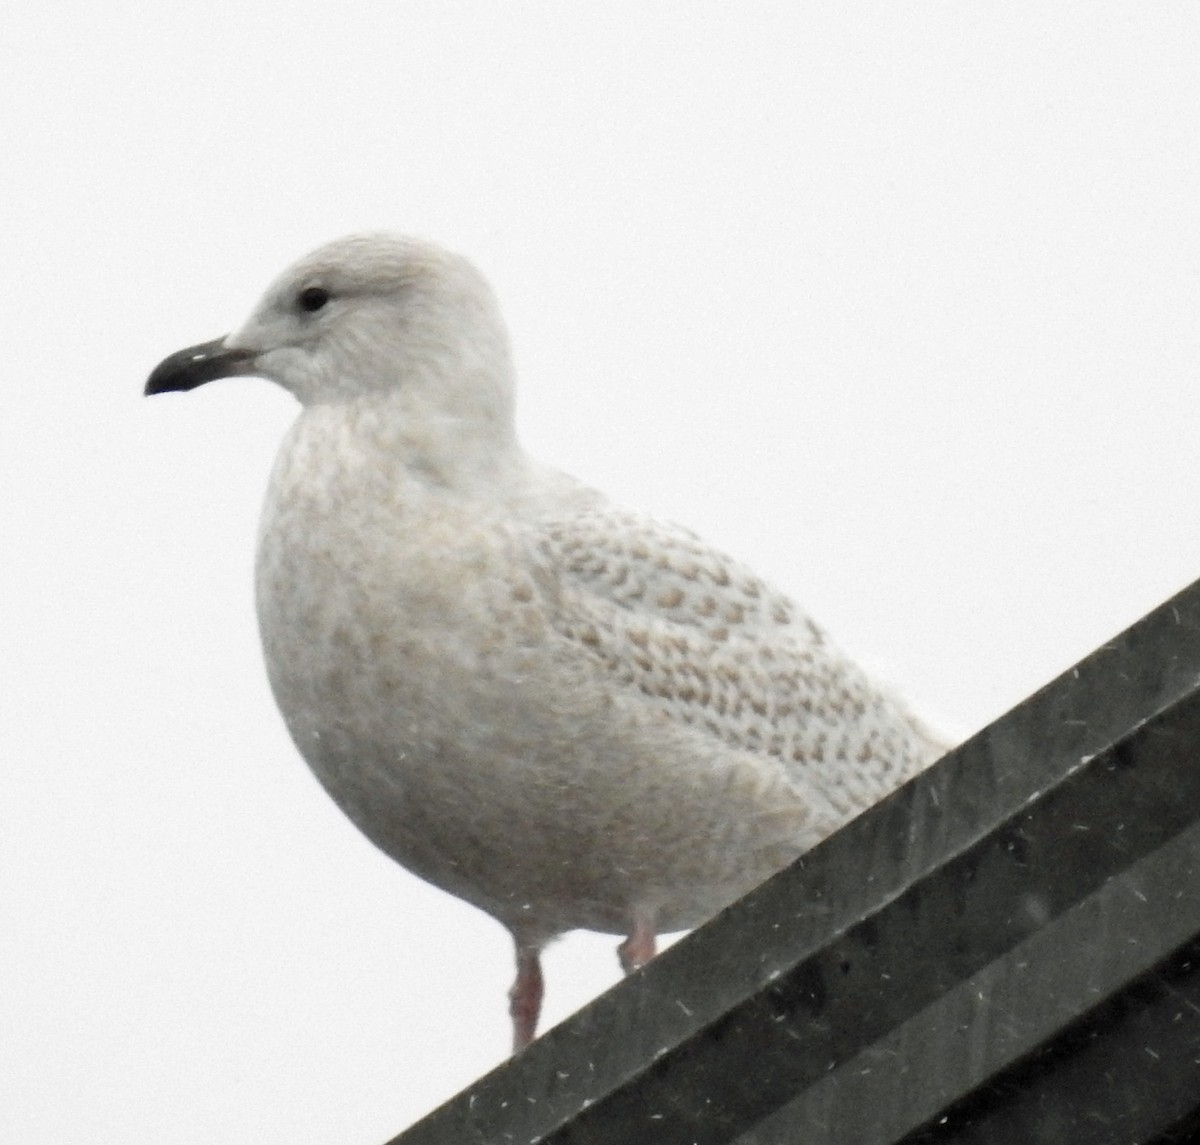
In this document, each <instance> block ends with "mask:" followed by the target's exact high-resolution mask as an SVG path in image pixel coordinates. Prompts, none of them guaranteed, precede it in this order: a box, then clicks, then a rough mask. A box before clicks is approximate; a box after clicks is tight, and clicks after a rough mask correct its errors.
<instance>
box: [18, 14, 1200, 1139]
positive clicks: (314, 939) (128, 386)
mask: <svg viewBox="0 0 1200 1145" xmlns="http://www.w3.org/2000/svg"><path fill="white" fill-rule="evenodd" d="M1197 60H1200V7H1197V6H1196V5H1195V4H1194V3H1191V2H1187V3H1184V2H1177V3H1161V4H1154V5H1146V4H1141V3H1137V4H1135V3H1127V4H1113V3H1103V2H1095V0H1089V2H1087V3H1082V2H1080V3H1071V2H1067V3H1058V4H1053V5H1050V4H1045V3H1023V2H1020V0H1018V2H1016V3H1011V2H1010V3H1004V4H1000V3H984V4H971V5H964V4H959V3H949V2H946V3H927V2H919V0H918V2H914V3H907V4H884V3H872V4H856V3H850V4H816V3H813V4H797V3H782V2H780V3H746V4H738V5H733V4H717V3H712V2H707V0H699V2H691V3H686V4H685V3H676V4H668V3H654V2H649V3H647V2H646V0H640V2H638V3H605V4H603V5H601V4H590V5H584V4H568V3H551V2H549V0H547V2H544V3H533V2H529V3H504V4H502V3H494V4H484V3H470V2H464V3H452V4H445V3H433V2H431V0H427V2H424V3H395V4H391V5H384V4H379V3H372V4H364V3H359V2H357V0H345V2H343V3H340V4H337V5H330V4H328V3H325V4H316V3H312V2H311V0H294V2H292V3H288V4H268V3H258V4H253V5H246V6H244V7H243V8H241V9H240V10H234V9H228V10H225V11H220V10H218V9H215V8H214V7H213V5H212V4H211V3H207V2H204V3H201V2H199V0H181V2H177V3H173V4H171V5H169V6H158V7H156V6H153V5H151V6H147V5H145V4H144V3H136V4H135V3H132V2H130V0H116V2H113V3H109V4H104V5H84V4H79V3H67V4H62V5H33V4H28V3H26V4H21V5H19V6H18V7H16V8H15V9H10V10H9V11H8V12H7V13H6V17H5V31H4V36H3V43H2V44H0V106H3V107H4V108H5V110H6V115H5V116H4V118H3V119H2V120H0V153H2V154H3V155H4V162H3V165H2V167H0V205H2V207H3V211H2V213H0V218H2V219H3V223H0V256H2V258H3V266H4V273H3V274H2V275H0V301H2V303H3V314H4V316H5V319H4V324H3V329H4V337H3V345H4V384H3V389H2V391H0V410H2V416H0V480H2V481H3V488H4V498H3V501H2V503H0V506H2V507H0V512H2V513H3V522H2V530H3V531H2V536H3V538H4V552H5V557H4V560H3V561H2V562H0V600H2V601H3V605H2V606H0V608H2V611H0V618H2V619H0V624H2V626H3V632H2V635H0V647H2V648H3V653H2V656H0V671H2V672H3V686H2V691H0V695H3V697H4V700H3V710H4V713H5V715H4V719H3V721H2V722H0V736H2V737H3V741H2V743H0V753H2V755H0V880H2V881H0V962H2V964H3V966H4V968H5V975H6V986H5V989H4V990H3V991H2V992H0V1079H2V1080H0V1087H2V1088H3V1093H2V1095H0V1139H3V1140H4V1141H14V1142H16V1141H19V1142H22V1143H26V1142H29V1143H42V1142H46V1143H53V1145H69V1143H73V1142H79V1143H83V1142H87V1145H107V1143H113V1145H117V1143H120V1145H143V1143H146V1145H149V1143H151V1142H153V1143H156V1145H157V1143H161V1142H164V1141H169V1142H172V1143H180V1142H182V1143H191V1142H196V1143H204V1145H234V1143H241V1142H247V1141H253V1142H256V1145H333V1143H335V1142H336V1143H338V1145H346V1143H362V1145H373V1143H378V1142H381V1141H383V1140H385V1139H386V1138H388V1137H389V1136H391V1135H392V1134H394V1133H396V1132H398V1131H399V1130H401V1129H402V1128H404V1127H405V1126H407V1125H408V1124H410V1123H411V1122H412V1121H413V1120H414V1119H416V1118H417V1117H418V1116H419V1115H420V1114H422V1113H423V1112H425V1111H427V1110H428V1109H430V1108H432V1107H433V1106H434V1105H436V1104H438V1103H439V1102H441V1101H442V1100H444V1099H445V1098H447V1097H449V1096H451V1095H452V1094H453V1093H455V1092H456V1091H457V1090H458V1089H460V1088H461V1087H463V1086H464V1085H466V1084H467V1083H468V1082H470V1081H471V1079H472V1078H474V1077H476V1076H477V1075H478V1074H480V1073H482V1072H483V1071H484V1070H486V1069H489V1068H491V1067H492V1066H494V1065H495V1064H497V1063H498V1062H499V1061H500V1060H501V1059H502V1058H503V1056H504V1054H505V1051H506V1047H507V1040H508V1036H509V1030H508V1020H507V1016H506V1011H505V996H504V995H505V991H506V989H507V987H508V985H509V982H510V980H511V976H512V965H511V952H510V947H509V939H508V936H507V934H506V933H505V932H504V931H503V930H502V929H501V928H500V927H499V926H497V925H496V924H495V923H494V922H492V921H491V920H490V919H488V918H486V917H485V916H483V915H481V914H479V913H478V912H476V911H475V910H473V909H472V908H470V907H467V906H465V905H463V904H461V903H458V902H456V901H454V900H452V899H450V898H449V897H447V896H445V895H443V894H441V893H440V892H437V891H435V890H433V889H432V888H430V887H427V886H425V885H424V884H422V883H420V882H418V881H417V880H416V879H415V878H414V877H412V876H411V875H408V874H407V873H405V872H404V871H402V870H401V869H400V868H398V867H397V866H395V865H394V864H393V863H391V862H390V861H389V860H387V859H385V858H384V857H383V856H382V855H380V854H379V853H377V852H376V851H375V850H373V849H372V847H371V846H370V845H369V844H368V843H367V842H366V841H365V840H363V839H362V838H360V837H359V835H358V834H357V833H356V832H355V830H354V829H353V828H352V827H351V826H350V824H349V823H348V822H347V821H346V820H345V819H344V818H343V817H342V815H341V813H340V812H339V811H338V810H337V809H336V808H335V807H334V806H333V805H332V803H331V802H330V801H329V800H328V799H327V798H326V797H325V795H324V794H323V793H322V792H321V790H320V789H319V788H318V786H317V784H316V782H315V781H314V780H313V779H312V778H311V777H310V775H309V773H308V771H307V769H306V768H305V766H304V764H303V763H302V762H301V761H300V759H299V757H298V756H297V755H296V752H295V751H294V749H293V747H292V745H291V744H290V742H289V741H288V739H287V736H286V734H285V732H284V729H283V726H282V723H281V721H280V719H279V717H278V716H277V714H276V712H275V709H274V706H273V703H272V701H271V697H270V695H269V693H268V690H267V685H266V681H265V677H264V673H263V669H262V665H261V661H260V653H259V649H258V640H257V632H256V627H255V622H254V616H253V606H252V595H251V567H252V560H253V545H254V534H255V527H256V519H257V514H258V509H259V504H260V500H261V497H262V493H263V490H264V487H265V483H266V478H267V473H268V469H269V467H270V464H271V459H272V456H273V453H274V450H275V448H276V445H277V443H278V441H279V439H280V437H281V435H282V433H283V431H284V429H285V427H286V426H287V424H288V422H289V420H290V419H291V418H292V417H293V415H294V407H293V405H292V403H291V400H290V399H289V398H287V397H286V396H285V395H284V394H283V393H282V392H281V391H278V390H276V389H274V388H272V387H270V386H269V385H268V384H267V383H264V382H261V381H257V380H254V379H248V378H242V379H236V380H231V381H228V382H222V383H220V384H217V385H213V386H208V387H205V388H204V389H203V390H201V391H199V392H197V393H195V394H192V395H189V396H187V397H179V398H173V399H170V400H168V399H166V398H163V399H156V400H155V401H153V402H147V401H144V400H143V399H142V398H141V396H140V395H141V387H142V384H143V382H144V380H145V376H146V374H147V373H148V371H149V370H150V368H151V367H152V366H153V365H154V364H155V363H156V362H157V361H158V360H159V359H160V358H162V357H163V356H164V355H166V354H167V353H169V352H171V351H173V350H176V349H178V348H180V347H182V346H185V345H188V344H191V343H194V342H199V341H202V340H205V339H209V338H212V337H215V336H217V335H218V334H221V333H224V332H225V331H227V330H229V329H230V328H232V327H233V326H235V325H236V324H237V323H239V322H240V321H241V319H242V318H243V317H244V316H245V314H246V313H247V312H248V310H249V308H250V307H251V305H252V304H253V303H254V301H255V300H256V298H257V296H258V294H259V292H260V290H261V289H262V287H263V286H264V285H265V284H266V282H267V281H268V280H269V279H270V278H272V277H273V276H274V275H275V273H276V272H277V271H278V270H280V269H281V268H282V267H283V266H284V265H286V264H287V263H288V262H290V261H291V260H292V259H293V258H295V257H296V256H298V255H300V254H302V253H304V252H305V251H306V250H308V249H309V248H311V247H313V246H316V245H318V244H319V243H321V242H324V241H326V240H327V239H330V238H333V237H336V236H338V235H340V234H343V233H346V232H349V231H353V230H359V229H366V228H370V229H394V230H404V231H412V232H415V233H418V234H422V235H425V236H428V237H430V238H434V239H436V240H438V241H440V242H442V243H444V244H446V245H449V246H452V247H454V248H456V249H459V250H461V251H463V252H465V253H467V254H469V255H471V256H472V257H474V258H475V259H476V261H477V262H478V263H479V264H480V265H481V266H482V267H483V268H484V269H485V270H486V271H487V273H488V274H489V275H490V276H491V278H492V280H493V282H494V284H495V286H496V289H497V291H498V293H499V295H500V298H501V300H502V303H503V305H504V307H505V311H506V313H507V316H508V319H509V322H510V325H511V327H512V332H513V337H514V340H515V344H516V350H517V358H518V363H519V366H520V370H521V377H522V383H521V385H522V388H521V394H520V400H521V413H520V420H521V427H522V430H523V433H524V437H525V440H526V443H527V445H528V446H529V447H530V449H531V451H533V452H534V453H536V454H538V455H540V456H541V457H542V458H544V459H545V460H547V461H550V462H552V463H554V464H557V465H559V466H561V467H563V468H565V469H568V470H570V471H572V472H574V473H576V474H577V475H579V476H581V477H584V478H586V479H587V480H589V481H591V482H593V483H595V484H597V485H599V486H601V487H603V488H604V489H606V490H607V491H608V492H609V493H610V494H612V495H613V496H614V497H615V498H617V499H619V500H621V501H625V502H628V503H631V504H634V505H637V506H639V507H642V508H646V509H650V510H652V511H654V512H656V513H657V514H659V515H661V516H664V517H667V518H670V519H674V520H678V521H680V522H682V523H685V524H687V525H689V526H691V527H692V528H694V529H697V530H698V531H700V532H701V533H703V534H705V535H706V536H708V537H709V538H710V539H712V540H713V541H715V542H717V543H718V544H719V545H720V546H722V547H723V548H725V549H727V550H730V551H732V552H734V553H736V554H737V555H738V556H739V557H741V558H742V559H744V560H745V561H747V562H748V563H750V564H751V565H752V566H754V567H756V568H757V569H758V570H759V571H760V572H762V573H763V574H765V575H767V576H768V577H769V578H771V579H772V580H774V581H775V582H776V583H777V584H778V585H780V586H781V587H782V588H784V589H786V590H787V591H788V592H789V593H790V594H792V595H793V596H794V597H795V598H796V599H797V600H799V601H800V602H802V603H803V604H804V605H805V606H806V607H807V608H808V610H809V611H811V613H812V614H813V615H814V616H815V617H816V618H817V619H818V620H819V621H820V622H821V623H822V624H823V625H824V626H825V627H827V628H828V629H829V630H830V631H831V632H832V633H833V635H834V636H835V638H836V639H837V640H838V641H839V642H840V643H841V644H842V645H843V646H844V647H846V648H847V649H849V650H850V651H852V652H853V653H854V654H855V655H857V656H858V657H859V658H860V659H862V660H863V661H864V662H866V663H867V664H868V665H870V666H871V667H872V668H873V669H874V670H875V671H876V672H877V673H879V674H881V675H882V676H883V677H884V678H885V679H887V680H889V681H890V682H891V683H892V684H893V685H894V686H895V687H896V688H898V689H899V690H900V691H901V692H903V693H904V694H905V695H906V696H908V697H909V699H910V700H911V701H912V703H913V704H914V706H915V707H916V708H917V709H918V710H919V711H920V712H921V713H922V714H923V715H925V716H926V717H927V718H928V719H930V720H931V721H932V722H934V723H935V724H936V725H938V726H940V727H941V728H942V729H944V730H946V731H948V732H950V733H952V734H955V735H965V734H969V733H970V732H971V731H973V730H974V729H976V728H978V727H979V726H981V725H983V724H984V723H986V722H987V721H989V720H991V719H993V718H994V717H995V716H997V715H998V714H1000V713H1001V712H1002V711H1004V710H1005V709H1006V708H1008V707H1009V706H1011V705H1012V704H1014V703H1016V702H1017V701H1019V700H1020V699H1022V698H1023V697H1024V696H1025V695H1026V694H1028V693H1029V692H1030V691H1031V690H1033V689H1034V688H1036V687H1038V686H1040V685H1041V684H1042V683H1044V682H1045V681H1047V680H1048V679H1050V678H1051V677H1052V676H1053V675H1055V674H1056V673H1058V672H1059V671H1061V670H1063V669H1064V668H1066V667H1068V666H1069V665H1070V664H1071V663H1072V662H1073V661H1075V660H1076V659H1078V658H1079V657H1081V656H1083V655H1085V654H1086V653H1087V652H1089V651H1090V650H1091V649H1092V648H1093V647H1095V646H1096V645H1098V644H1100V643H1101V642H1103V641H1104V640H1105V639H1106V638H1107V637H1109V636H1110V635H1112V634H1113V633H1114V632H1116V631H1118V630H1119V629H1121V628H1123V627H1125V626H1126V625H1128V624H1130V623H1132V622H1133V621H1135V620H1136V619H1137V618H1138V617H1139V616H1141V615H1142V614H1143V613H1144V612H1146V611H1147V610H1148V609H1150V608H1151V607H1153V606H1154V605H1156V604H1157V603H1159V602H1160V601H1161V600H1162V599H1164V598H1165V597H1166V596H1168V595H1170V594H1171V593H1173V592H1174V591H1176V590H1177V589H1179V588H1180V587H1182V586H1183V585H1185V584H1187V583H1188V582H1190V581H1191V580H1192V579H1194V578H1195V577H1197V576H1200V532H1198V530H1197V524H1196V521H1197V515H1198V512H1197V505H1198V504H1200V466H1198V465H1197V462H1196V455H1197V442H1200V392H1198V391H1200V387H1198V385H1197V380H1198V377H1200V320H1198V319H1200V210H1198V208H1197V204H1198V203H1200V148H1198V146H1197V140H1198V139H1200V84H1198V83H1197V79H1196V67H1197ZM614 946H615V940H614V939H613V938H611V937H596V936H584V935H578V936H572V937H570V938H568V939H566V940H565V941H564V942H562V943H561V944H560V945H559V946H557V947H556V948H554V949H553V950H552V952H551V953H550V955H549V956H548V959H547V962H548V975H549V995H548V1018H549V1021H550V1022H551V1023H552V1022H554V1021H557V1020H559V1019H561V1018H562V1017H564V1016H565V1015H567V1014H568V1013H570V1012H571V1011H572V1010H573V1009H575V1008H576V1007H577V1006H578V1005H580V1004H581V1003H582V1002H584V1001H586V1000H588V999H589V998H591V997H592V996H594V995H595V994H596V993H597V992H599V991H600V990H601V989H603V988H606V987H607V986H608V985H610V984H612V983H614V982H615V981H616V977H617V970H616V958H615V955H614V953H613V949H614Z"/></svg>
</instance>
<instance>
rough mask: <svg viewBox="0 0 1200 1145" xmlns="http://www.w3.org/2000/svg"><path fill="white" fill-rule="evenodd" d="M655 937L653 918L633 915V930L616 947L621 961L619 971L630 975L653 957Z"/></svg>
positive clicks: (656, 928)
mask: <svg viewBox="0 0 1200 1145" xmlns="http://www.w3.org/2000/svg"><path fill="white" fill-rule="evenodd" d="M657 937H658V927H657V926H656V925H655V921H654V916H653V915H650V914H645V913H643V912H640V911H639V912H637V913H635V914H634V916H633V930H632V931H630V933H629V937H628V938H627V939H625V941H624V942H622V943H621V945H620V946H618V947H617V957H618V958H619V959H620V960H621V969H622V970H624V971H625V973H626V974H632V973H633V972H634V971H635V970H637V969H638V967H640V966H645V965H646V963H647V962H649V961H650V959H651V958H653V957H654V954H655V950H656V949H657V947H656V939H657Z"/></svg>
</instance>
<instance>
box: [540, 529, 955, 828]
mask: <svg viewBox="0 0 1200 1145" xmlns="http://www.w3.org/2000/svg"><path fill="white" fill-rule="evenodd" d="M539 527H540V531H541V533H542V537H543V540H542V548H543V552H544V553H545V554H546V558H547V560H548V561H549V562H550V563H551V565H552V567H553V570H554V573H555V574H556V576H557V578H558V581H559V583H560V585H561V586H562V592H561V596H560V607H559V610H558V614H557V615H556V617H555V620H554V622H555V624H556V627H557V628H558V629H559V631H560V632H562V633H563V634H564V635H566V636H567V637H569V638H570V639H572V640H573V641H576V642H578V643H579V644H580V645H582V646H583V647H585V648H586V649H587V650H588V652H589V653H590V654H591V655H592V656H594V657H595V658H596V659H597V660H598V661H599V662H600V663H602V664H603V665H604V666H605V668H606V669H607V670H608V671H609V672H610V673H611V674H612V677H613V679H614V682H615V683H619V684H620V685H621V686H622V690H623V691H628V690H631V689H636V691H637V693H638V694H640V696H641V697H642V700H643V702H644V703H645V704H646V705H648V706H650V707H652V708H654V709H655V710H657V711H660V712H662V713H663V714H665V715H666V716H667V717H669V718H670V719H672V720H675V721H678V722H680V723H682V724H684V725H687V726H689V727H691V728H693V729H695V730H697V731H699V732H701V733H703V734H704V735H706V736H708V737H711V742H712V745H713V748H714V749H720V748H721V747H725V748H729V749H733V750H734V751H736V752H738V753H744V752H748V753H752V754H753V755H755V756H758V757H760V758H761V760H762V764H763V766H764V767H769V768H771V770H777V771H778V772H781V773H782V776H784V777H786V778H787V780H788V781H789V782H791V783H792V784H793V785H795V786H797V787H798V788H800V789H801V790H808V791H813V792H819V793H820V794H821V796H822V797H823V798H824V799H825V800H828V802H829V803H830V805H831V808H832V810H833V811H834V813H835V814H836V815H837V816H838V817H839V818H845V817H848V816H850V815H852V814H854V813H856V812H857V811H858V810H861V809H862V808H863V807H865V806H867V805H869V804H870V803H872V802H874V801H875V800H877V799H878V798H880V797H881V796H882V795H884V794H886V793H887V792H888V791H890V790H892V789H893V788H895V787H896V786H898V785H899V784H900V783H901V782H903V781H904V780H905V779H907V778H909V777H911V776H912V775H913V774H915V773H916V772H917V771H919V770H920V769H921V768H922V767H923V766H925V764H927V763H928V762H930V760H931V759H932V758H934V757H935V756H936V754H937V752H938V747H939V745H937V744H936V742H935V741H934V740H933V739H932V737H930V736H929V734H928V733H927V732H926V731H925V730H924V729H923V728H922V727H921V726H920V725H919V724H918V723H917V722H916V721H915V720H914V719H913V718H912V717H911V716H910V715H909V714H908V713H907V712H906V711H904V709H903V708H902V707H901V706H900V705H899V704H898V703H897V701H896V700H894V699H893V698H892V697H891V696H889V695H888V694H887V693H886V692H884V691H881V690H880V689H878V688H876V687H875V686H874V685H872V684H871V682H870V681H869V680H868V679H867V677H866V676H865V674H864V673H863V672H862V671H861V670H860V669H859V668H857V667H856V666H855V665H854V664H853V663H852V662H851V661H849V660H848V659H847V658H846V657H845V656H843V655H842V654H841V652H839V651H838V649H837V648H836V647H835V646H833V645H832V644H831V643H830V641H829V640H828V639H827V637H826V636H825V634H824V633H823V632H822V631H821V630H820V629H819V628H818V627H817V625H816V624H814V623H813V621H812V620H811V619H809V618H808V617H807V616H806V615H804V614H803V613H802V612H800V611H799V610H798V609H797V608H796V607H795V605H793V604H792V603H791V602H790V601H789V600H788V599H787V598H786V597H784V596H783V595H781V594H780V593H779V592H777V591H776V590H774V589H772V588H771V587H770V586H769V585H767V584H766V583H765V582H764V581H763V580H762V579H760V578H759V577H758V576H756V575H755V574H754V573H752V572H751V571H750V570H748V569H746V568H745V567H744V566H742V565H740V564H738V563H737V562H736V561H734V560H732V559H730V558H729V557H726V556H725V555H723V554H722V553H719V552H717V551H715V550H714V549H712V548H710V547H709V546H708V545H706V544H705V543H704V542H703V541H702V540H700V539H699V538H698V537H696V536H695V535H694V534H692V533H690V532H688V531H687V530H684V529H681V528H678V527H676V526H670V525H665V524H661V523H659V522H656V521H654V520H652V519H650V518H647V517H644V516H641V515H638V514H635V513H632V512H629V511H624V510H619V509H616V508H612V507H607V506H595V507H591V508H588V509H587V510H584V511H575V512H572V513H570V514H563V515H561V516H555V517H548V518H545V519H543V520H542V521H540V522H539Z"/></svg>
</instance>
